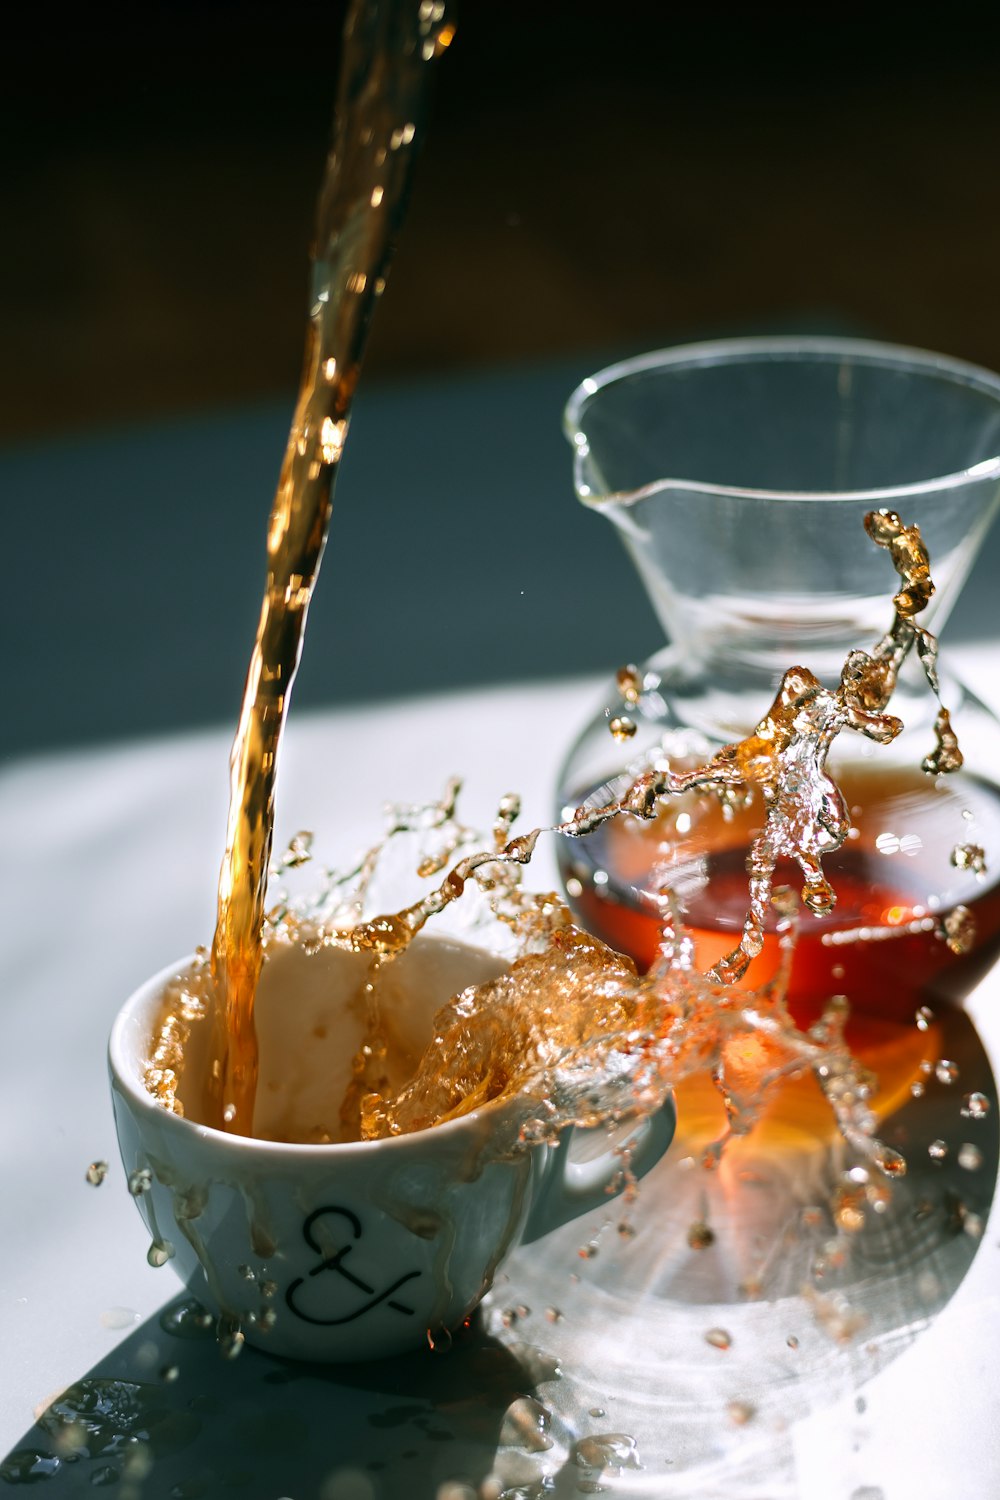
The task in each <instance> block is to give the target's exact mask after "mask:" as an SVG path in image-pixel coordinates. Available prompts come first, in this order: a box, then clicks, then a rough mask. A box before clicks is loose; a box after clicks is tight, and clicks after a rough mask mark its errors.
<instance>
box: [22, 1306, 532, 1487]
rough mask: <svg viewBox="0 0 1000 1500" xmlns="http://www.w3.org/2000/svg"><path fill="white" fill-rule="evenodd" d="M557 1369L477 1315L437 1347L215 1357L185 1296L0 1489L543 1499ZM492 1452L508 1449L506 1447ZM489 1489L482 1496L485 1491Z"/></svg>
mask: <svg viewBox="0 0 1000 1500" xmlns="http://www.w3.org/2000/svg"><path fill="white" fill-rule="evenodd" d="M558 1378H559V1370H558V1366H557V1364H556V1362H555V1360H554V1359H552V1358H550V1357H549V1356H546V1355H545V1354H544V1353H543V1352H542V1351H541V1350H539V1349H536V1348H534V1347H533V1346H529V1345H527V1344H524V1345H517V1344H514V1345H509V1346H504V1345H503V1344H501V1343H500V1342H498V1341H497V1340H495V1339H493V1338H492V1337H490V1336H489V1334H488V1333H486V1332H485V1331H484V1327H483V1325H482V1323H481V1321H480V1320H479V1319H478V1318H474V1319H473V1320H472V1322H471V1324H470V1325H469V1326H468V1327H467V1328H464V1329H462V1330H461V1332H460V1334H458V1335H456V1337H455V1338H454V1340H453V1342H452V1343H451V1344H450V1346H448V1347H447V1348H441V1347H440V1346H439V1347H438V1348H436V1349H434V1350H430V1349H427V1350H423V1351H421V1352H419V1353H417V1354H411V1355H407V1356H404V1357H399V1358H396V1359H387V1360H383V1361H378V1362H371V1363H359V1364H353V1365H310V1364H301V1363H294V1362H292V1361H287V1360H282V1359H278V1358H275V1357H272V1356H269V1355H267V1354H263V1353H261V1352H259V1351H258V1350H255V1349H252V1348H250V1347H246V1348H244V1349H243V1350H242V1351H241V1353H240V1355H239V1358H237V1359H226V1358H223V1357H222V1355H221V1354H220V1348H219V1344H218V1343H217V1341H216V1337H215V1328H214V1322H213V1319H212V1317H211V1315H210V1314H208V1313H206V1312H205V1311H204V1310H203V1308H202V1307H201V1305H200V1304H199V1303H198V1302H197V1301H195V1300H194V1299H193V1298H192V1297H190V1296H189V1295H187V1294H185V1295H183V1296H181V1297H180V1298H178V1299H176V1300H175V1301H173V1302H171V1303H169V1304H167V1305H166V1306H165V1307H164V1308H163V1309H162V1310H161V1312H160V1313H159V1314H158V1315H157V1316H156V1317H153V1318H149V1319H147V1321H146V1322H145V1323H144V1324H142V1325H141V1327H138V1328H136V1329H135V1331H134V1332H133V1333H131V1334H130V1335H129V1336H128V1338H126V1339H124V1340H123V1342H122V1343H120V1344H119V1345H118V1346H117V1348H116V1349H115V1350H114V1351H113V1353H111V1354H109V1355H108V1356H107V1357H106V1358H104V1359H102V1360H100V1361H99V1363H97V1364H96V1365H94V1366H93V1367H92V1368H91V1369H90V1370H89V1371H87V1373H86V1374H85V1375H83V1376H81V1378H80V1379H79V1380H77V1381H75V1382H74V1383H73V1384H72V1385H70V1386H68V1387H67V1388H66V1390H64V1391H63V1392H62V1393H61V1394H60V1395H59V1396H57V1397H55V1398H54V1399H53V1400H52V1401H51V1402H50V1404H49V1405H48V1407H47V1408H46V1409H45V1411H44V1412H42V1413H41V1414H40V1416H39V1417H38V1420H37V1421H36V1423H35V1425H34V1426H33V1427H32V1428H31V1429H30V1430H29V1431H28V1432H26V1433H25V1434H24V1437H23V1438H22V1440H21V1441H20V1442H19V1443H18V1445H17V1447H16V1448H15V1449H13V1450H12V1451H11V1453H9V1454H8V1455H7V1457H6V1459H4V1460H3V1462H2V1463H0V1479H2V1480H3V1481H4V1482H5V1484H7V1485H17V1484H37V1483H39V1482H46V1481H47V1482H48V1484H49V1489H47V1490H46V1493H49V1492H52V1493H54V1495H56V1496H59V1495H82V1494H87V1495H92V1494H93V1492H94V1490H95V1488H96V1489H101V1488H104V1487H108V1488H111V1487H113V1489H114V1494H115V1496H116V1497H117V1500H200V1497H216V1496H223V1497H224V1496H225V1495H227V1494H232V1495H239V1496H240V1497H241V1500H278V1497H292V1500H423V1497H428V1500H433V1497H435V1496H436V1495H437V1494H438V1492H439V1491H442V1492H443V1493H444V1494H447V1493H448V1492H449V1489H451V1490H452V1492H453V1493H454V1494H455V1495H456V1500H458V1497H462V1496H465V1495H470V1494H476V1493H477V1491H479V1489H480V1486H481V1485H482V1483H483V1481H484V1480H487V1481H489V1478H490V1476H492V1475H494V1474H495V1473H496V1469H497V1463H498V1457H497V1455H498V1448H500V1449H501V1451H502V1453H503V1456H504V1459H505V1462H504V1465H503V1467H504V1474H503V1476H502V1479H500V1478H498V1479H497V1481H496V1482H495V1483H493V1485H492V1489H493V1491H494V1493H499V1492H500V1490H501V1489H510V1488H511V1487H513V1486H515V1485H523V1486H525V1490H524V1493H531V1492H532V1491H534V1490H536V1489H538V1490H541V1487H542V1476H543V1469H542V1460H543V1458H544V1454H545V1452H546V1450H547V1449H549V1448H550V1447H551V1444H552V1440H551V1438H549V1437H548V1435H547V1432H546V1429H547V1426H548V1413H547V1410H546V1407H545V1406H544V1405H543V1403H542V1401H541V1400H540V1399H539V1397H538V1396H537V1394H536V1388H537V1387H538V1386H540V1385H544V1384H545V1383H546V1382H548V1381H551V1380H556V1379H558ZM502 1445H507V1446H506V1447H503V1446H502ZM487 1488H490V1485H489V1484H487Z"/></svg>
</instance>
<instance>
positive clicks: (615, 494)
mask: <svg viewBox="0 0 1000 1500" xmlns="http://www.w3.org/2000/svg"><path fill="white" fill-rule="evenodd" d="M782 356H785V357H786V358H788V359H796V358H797V359H800V360H807V359H810V358H812V359H813V360H816V361H821V360H823V359H824V358H830V359H833V358H836V357H838V356H839V357H840V358H846V357H853V358H854V359H855V360H856V361H857V362H858V363H865V364H868V365H873V366H884V367H886V368H892V367H894V368H897V369H905V370H909V371H910V372H911V373H914V374H922V375H934V374H937V375H939V376H946V377H947V378H948V379H949V380H951V382H952V383H953V384H954V385H956V386H966V387H971V388H973V389H975V390H977V391H979V392H980V393H981V394H982V395H986V396H990V397H992V398H993V400H994V401H995V402H996V405H997V408H998V411H1000V374H997V373H995V372H994V371H992V370H988V369H987V368H986V367H985V366H984V365H976V364H972V363H971V362H969V361H968V360H962V359H956V358H954V357H953V356H952V355H948V354H937V353H935V352H934V351H933V350H930V349H920V348H916V347H914V346H910V345H907V344H890V343H883V342H881V341H879V340H877V339H857V338H839V337H834V336H827V335H823V334H815V335H814V334H801V335H799V334H780V335H768V336H762V337H749V338H729V339H708V340H705V341H703V342H698V343H692V344H676V345H672V346H668V347H666V348H662V349H654V350H652V351H650V352H649V353H647V354H638V355H634V356H633V357H632V358H630V359H624V360H618V361H616V362H615V363H614V364H610V365H606V366H605V367H604V368H603V369H601V370H597V371H596V372H595V373H594V374H593V375H588V376H586V377H585V378H584V379H583V380H582V381H581V382H580V383H579V385H578V386H577V387H576V389H575V390H574V391H573V393H572V394H571V395H570V397H569V399H568V401H567V402H566V405H565V407H564V409H563V431H564V433H565V435H566V437H567V439H568V440H569V442H570V444H571V445H572V447H573V450H574V470H575V478H576V480H577V484H576V492H577V496H578V498H579V499H580V500H581V501H582V503H583V504H584V505H587V506H589V507H590V508H592V509H594V510H601V509H603V508H605V507H608V508H611V509H615V508H621V507H622V506H630V505H632V504H635V503H636V502H637V501H641V500H644V499H647V498H648V497H649V496H650V495H652V494H657V493H662V492H663V491H664V490H676V489H679V490H683V491H684V492H685V493H691V494H700V495H712V496H719V495H726V496H730V497H733V498H737V499H742V498H746V499H748V500H775V501H782V500H784V501H795V502H806V503H808V502H810V501H819V502H824V503H829V502H830V501H843V502H845V503H846V502H849V501H854V502H855V503H859V502H865V503H873V504H879V503H884V502H886V501H892V500H896V499H899V500H905V499H908V498H911V497H912V496H913V495H918V494H919V495H931V494H937V493H940V492H942V491H947V490H951V489H956V488H958V487H959V486H961V485H965V484H969V483H970V482H972V483H975V482H978V481H980V480H983V479H990V478H997V477H1000V450H998V452H997V453H995V454H994V455H992V456H991V457H990V458H986V459H981V460H979V461H978V462H977V463H975V464H971V465H970V466H969V467H968V468H965V469H956V470H953V471H952V472H950V473H947V474H940V475H929V476H928V477H927V478H926V479H924V480H920V481H917V482H915V483H914V482H910V483H907V484H901V485H887V486H881V487H875V488H868V489H853V490H795V489H783V490H771V489H755V488H753V487H752V486H744V485H733V484H713V483H709V482H706V481H703V480H702V481H700V480H686V479H684V478H683V476H681V475H678V476H676V477H670V478H666V479H660V480H654V481H652V482H651V483H649V484H647V485H643V486H642V487H640V488H638V489H635V490H627V491H626V490H613V491H610V492H609V493H605V494H599V495H597V494H593V493H591V492H590V491H589V490H588V488H587V486H586V485H585V484H584V485H582V487H581V483H582V481H581V474H582V467H581V466H582V462H583V460H584V459H585V458H586V456H587V453H588V452H589V448H588V445H587V438H586V434H585V433H584V431H583V415H584V412H585V409H586V406H587V404H588V402H590V401H591V400H592V399H593V398H594V396H596V395H597V394H598V393H599V392H600V391H602V390H604V389H605V388H606V387H608V386H610V385H614V384H615V383H616V382H617V381H619V380H624V379H628V378H629V377H631V376H634V375H641V374H644V373H646V372H648V371H651V370H658V369H671V368H674V369H684V368H685V367H687V368H690V369H698V368H699V367H702V366H706V365H708V366H711V365H715V364H737V363H745V364H746V363H751V362H754V361H759V362H761V363H763V362H765V361H767V360H776V359H779V358H781V357H782Z"/></svg>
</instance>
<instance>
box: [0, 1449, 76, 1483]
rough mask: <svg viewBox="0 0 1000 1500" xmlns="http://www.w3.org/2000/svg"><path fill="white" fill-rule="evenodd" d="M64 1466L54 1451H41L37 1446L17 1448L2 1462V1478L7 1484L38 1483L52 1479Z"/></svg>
mask: <svg viewBox="0 0 1000 1500" xmlns="http://www.w3.org/2000/svg"><path fill="white" fill-rule="evenodd" d="M61 1468H62V1463H61V1461H60V1459H58V1458H57V1457H56V1455H55V1454H54V1453H40V1452H38V1450H37V1449H35V1448H17V1449H15V1451H14V1452H13V1453H8V1455H7V1457H6V1458H5V1459H4V1460H3V1462H2V1463H0V1479H2V1480H4V1481H5V1483H7V1484H37V1483H38V1481H39V1480H41V1479H51V1478H52V1476H53V1474H58V1472H59V1470H60V1469H61Z"/></svg>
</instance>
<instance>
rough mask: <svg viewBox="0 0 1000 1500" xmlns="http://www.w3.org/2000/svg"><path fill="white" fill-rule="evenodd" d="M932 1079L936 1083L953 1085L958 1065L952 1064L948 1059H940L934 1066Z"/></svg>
mask: <svg viewBox="0 0 1000 1500" xmlns="http://www.w3.org/2000/svg"><path fill="white" fill-rule="evenodd" d="M934 1077H935V1078H936V1079H937V1081H938V1083H954V1082H955V1080H956V1079H957V1077H958V1063H956V1062H952V1061H951V1060H950V1058H947V1057H942V1058H941V1059H940V1060H939V1061H938V1062H937V1063H936V1064H935V1067H934Z"/></svg>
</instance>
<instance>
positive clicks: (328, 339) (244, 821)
mask: <svg viewBox="0 0 1000 1500" xmlns="http://www.w3.org/2000/svg"><path fill="white" fill-rule="evenodd" d="M452 31H453V28H452V27H451V25H450V23H448V22H447V21H446V20H445V18H444V6H443V5H441V6H432V7H427V6H419V7H418V6H417V5H414V4H412V3H410V0H388V3H375V0H357V3H356V4H354V5H353V6H352V9H351V13H350V16H349V17H348V22H347V26H346V28H345V33H344V49H343V57H342V64H341V75H340V84H339V89H338V96H337V110H336V128H335V136H334V143H333V148H332V150H331V153H330V158H329V162H328V166H327V172H326V177H325V180H324V183H323V187H322V191H321V195H320V203H319V212H318V223H317V230H316V243H315V248H314V253H313V267H314V278H313V302H312V306H311V309H310V315H309V326H308V335H307V342H306V353H305V365H304V370H303V376H302V384H301V387H300V390H299V396H298V401H297V403H296V408H295V416H294V419H293V421H292V426H291V431H290V433H289V437H288V444H287V447H286V450H285V456H284V461H283V463H282V466H281V475H280V478H279V481H278V489H277V494H276V496H275V501H274V508H273V510H272V513H271V520H270V526H269V530H268V537H267V582H266V586H265V589H264V597H263V601H262V604H261V611H260V622H259V624H258V627H257V636H256V640H255V642H254V648H253V654H252V656H251V660H250V667H249V671H248V673H247V681H246V688H245V690H244V697H243V705H242V709H241V712H240V720H239V726H238V729H237V733H236V740H235V743H234V745H233V751H232V758H231V764H230V770H231V776H230V805H229V821H228V829H227V836H226V852H225V856H224V859H223V863H222V871H221V874H220V877H219V899H218V918H217V923H216V930H215V937H214V940H213V944H212V966H213V972H214V977H215V983H216V987H217V990H218V992H219V995H220V998H221V1004H220V1006H219V1020H218V1025H217V1036H216V1047H215V1052H216V1062H215V1067H214V1072H213V1079H212V1085H211V1087H212V1092H213V1093H214V1096H215V1097H214V1104H213V1108H212V1110H211V1113H212V1114H213V1115H214V1116H215V1118H216V1123H222V1124H223V1125H224V1126H225V1127H226V1128H227V1129H229V1130H232V1131H234V1132H237V1133H244V1134H249V1133H250V1131H251V1127H252V1119H253V1101H254V1090H255V1084H256V1073H257V1051H256V1040H255V1035H254V1025H253V999H254V993H255V990H256V987H257V981H258V978H259V976H260V967H261V954H262V950H261V933H262V929H263V925H264V909H265V891H266V885H267V873H268V863H269V858H270V851H271V838H272V830H273V826H274V787H275V776H276V772H277V762H278V749H279V745H280V741H281V732H282V727H283V725H284V721H285V715H286V713H287V711H288V700H289V694H290V692H291V688H292V683H293V681H294V677H295V672H296V668H297V666H298V660H299V654H300V652H301V649H302V639H303V633H304V631H305V624H306V613H307V609H308V605H309V600H310V597H311V595H312V590H313V586H314V584H315V580H316V574H317V571H318V569H319V565H320V561H321V558H322V555H323V548H324V545H325V542H326V535H327V530H328V526H329V521H330V511H331V502H332V493H333V485H334V480H335V478H336V474H337V469H338V465H339V462H340V457H341V454H342V452H343V448H344V442H345V440H346V437H347V427H348V420H349V416H350V411H351V404H352V401H353V397H354V392H355V388H356V386H357V382H358V375H359V372H360V367H361V360H362V356H363V353H364V347H365V342H366V338H367V333H368V326H369V323H370V321H371V316H372V313H373V311H374V307H375V303H376V302H377V299H378V298H379V296H380V295H381V293H382V289H383V287H384V284H385V277H386V274H387V272H388V267H389V261H390V258H391V254H392V250H393V248H394V241H395V238H396V234H397V232H398V230H399V227H400V224H401V222H402V218H403V214H404V211H405V206H406V198H407V192H408V187H409V179H410V173H411V168H412V163H413V157H414V152H415V147H416V138H417V135H418V127H419V126H420V123H421V121H422V117H423V108H424V100H425V94H426V75H427V68H428V64H429V62H430V61H431V60H432V59H433V58H434V57H435V56H437V55H438V54H439V53H440V52H441V51H442V50H443V49H444V48H445V47H446V46H447V45H448V42H449V41H450V40H451V35H452Z"/></svg>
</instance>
